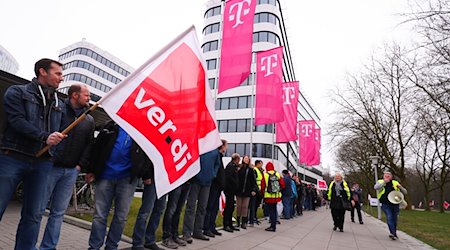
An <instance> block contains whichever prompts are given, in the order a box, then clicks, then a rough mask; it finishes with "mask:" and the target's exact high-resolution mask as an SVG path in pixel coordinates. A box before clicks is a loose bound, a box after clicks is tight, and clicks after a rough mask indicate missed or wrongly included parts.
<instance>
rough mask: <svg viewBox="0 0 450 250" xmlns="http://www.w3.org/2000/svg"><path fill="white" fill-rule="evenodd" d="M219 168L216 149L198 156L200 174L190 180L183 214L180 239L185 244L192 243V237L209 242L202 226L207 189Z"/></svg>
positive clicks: (207, 195) (206, 201) (207, 194)
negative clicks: (181, 236)
mask: <svg viewBox="0 0 450 250" xmlns="http://www.w3.org/2000/svg"><path fill="white" fill-rule="evenodd" d="M220 166H221V165H220V156H219V151H218V150H217V149H214V150H211V151H209V152H207V153H204V154H202V155H200V172H199V173H198V174H197V175H195V176H194V177H193V178H192V179H191V189H190V191H189V194H188V198H187V202H186V210H185V212H184V221H183V238H182V239H183V240H185V241H186V242H187V243H192V237H193V238H195V239H199V240H209V238H208V237H206V236H205V235H204V234H203V224H204V219H205V213H206V205H207V204H208V197H209V189H210V188H211V184H212V181H213V180H214V178H215V177H216V176H217V171H218V169H219V167H220ZM194 219H195V220H194Z"/></svg>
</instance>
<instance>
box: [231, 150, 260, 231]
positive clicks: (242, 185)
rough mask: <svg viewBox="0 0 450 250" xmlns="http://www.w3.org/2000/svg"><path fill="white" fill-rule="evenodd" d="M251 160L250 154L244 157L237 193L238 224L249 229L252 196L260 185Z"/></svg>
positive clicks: (239, 172)
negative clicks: (248, 218) (257, 183)
mask: <svg viewBox="0 0 450 250" xmlns="http://www.w3.org/2000/svg"><path fill="white" fill-rule="evenodd" d="M250 164H251V161H250V157H249V156H248V155H244V157H242V163H241V165H240V167H239V171H238V177H239V189H238V192H237V194H236V217H237V219H236V220H237V226H238V227H239V226H240V227H241V228H242V229H247V222H248V221H247V215H248V205H249V201H250V197H253V196H255V195H256V192H257V191H258V187H257V186H256V178H255V172H254V170H253V168H252V167H250Z"/></svg>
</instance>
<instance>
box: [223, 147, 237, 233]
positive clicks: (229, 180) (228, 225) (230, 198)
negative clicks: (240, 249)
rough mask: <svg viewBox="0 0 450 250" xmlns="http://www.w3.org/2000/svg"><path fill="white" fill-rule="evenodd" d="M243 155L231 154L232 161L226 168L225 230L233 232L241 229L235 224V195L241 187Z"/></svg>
mask: <svg viewBox="0 0 450 250" xmlns="http://www.w3.org/2000/svg"><path fill="white" fill-rule="evenodd" d="M240 160H241V156H240V155H239V154H238V153H234V154H232V155H231V161H230V163H228V164H227V167H226V168H225V188H224V191H223V192H224V193H225V209H224V211H223V230H225V231H226V232H229V233H232V232H233V231H239V228H235V227H234V226H233V211H234V196H235V195H236V193H237V191H238V189H239V177H238V170H239V161H240Z"/></svg>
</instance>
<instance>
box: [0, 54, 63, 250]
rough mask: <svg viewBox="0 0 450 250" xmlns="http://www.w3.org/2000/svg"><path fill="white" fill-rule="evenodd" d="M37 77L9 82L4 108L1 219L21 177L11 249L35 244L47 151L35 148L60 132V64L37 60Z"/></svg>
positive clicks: (54, 140)
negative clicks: (20, 82) (25, 81)
mask: <svg viewBox="0 0 450 250" xmlns="http://www.w3.org/2000/svg"><path fill="white" fill-rule="evenodd" d="M34 72H35V74H36V78H33V80H32V81H31V82H30V83H28V84H25V85H20V86H19V85H16V86H12V87H10V88H9V89H8V90H7V91H6V93H5V95H4V102H3V107H4V111H5V114H6V128H5V130H4V131H3V138H2V141H1V145H0V220H1V218H2V216H3V213H4V212H5V209H6V207H7V206H8V203H9V200H10V198H11V196H12V194H13V192H14V191H15V190H16V187H17V185H18V184H19V182H20V181H22V182H23V203H22V212H21V218H20V222H19V225H18V227H17V233H16V244H15V249H20V250H28V249H35V247H36V241H37V237H38V234H39V228H40V224H41V219H42V214H43V210H42V207H43V206H44V204H45V203H46V201H45V199H44V196H45V193H46V187H47V182H48V178H49V174H48V173H49V172H50V171H51V169H52V165H53V164H52V162H51V155H52V154H53V152H54V151H53V148H51V150H50V152H45V153H44V154H42V155H41V156H39V157H38V156H36V153H37V152H38V151H39V150H40V149H41V148H43V147H45V146H47V145H49V146H53V145H57V144H58V143H59V142H60V141H61V140H62V139H63V138H64V137H65V136H64V135H63V134H61V133H59V132H58V131H61V129H62V127H63V126H64V124H65V121H64V111H65V108H64V102H63V101H61V100H59V99H58V97H57V96H56V92H55V90H56V88H58V86H59V83H60V82H61V81H62V80H63V75H62V64H61V63H59V62H57V61H54V60H51V59H41V60H39V61H37V62H36V64H35V67H34Z"/></svg>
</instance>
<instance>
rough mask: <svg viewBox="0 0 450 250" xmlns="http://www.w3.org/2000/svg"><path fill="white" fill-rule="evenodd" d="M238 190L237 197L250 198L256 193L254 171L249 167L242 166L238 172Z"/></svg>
mask: <svg viewBox="0 0 450 250" xmlns="http://www.w3.org/2000/svg"><path fill="white" fill-rule="evenodd" d="M238 177H239V189H238V192H237V194H236V195H237V196H241V197H242V196H243V197H251V196H252V192H255V193H256V192H258V186H257V185H256V178H255V171H254V170H253V169H252V168H250V166H248V165H247V166H246V167H244V166H242V167H241V168H240V169H239V171H238Z"/></svg>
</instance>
